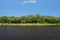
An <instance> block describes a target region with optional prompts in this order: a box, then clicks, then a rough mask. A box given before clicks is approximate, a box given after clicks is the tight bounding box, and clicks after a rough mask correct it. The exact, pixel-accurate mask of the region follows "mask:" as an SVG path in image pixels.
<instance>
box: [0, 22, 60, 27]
mask: <svg viewBox="0 0 60 40" xmlns="http://www.w3.org/2000/svg"><path fill="white" fill-rule="evenodd" d="M0 26H16V27H17V26H30V27H31V26H34V27H35V26H36V27H37V26H39V27H42V26H43V27H44V26H47V27H49V26H50V27H53V26H60V24H38V23H25V24H23V23H21V24H13V23H9V24H8V23H0Z"/></svg>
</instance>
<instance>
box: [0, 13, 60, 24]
mask: <svg viewBox="0 0 60 40" xmlns="http://www.w3.org/2000/svg"><path fill="white" fill-rule="evenodd" d="M0 23H60V17H55V16H41V15H40V14H36V15H28V16H21V17H15V16H0Z"/></svg>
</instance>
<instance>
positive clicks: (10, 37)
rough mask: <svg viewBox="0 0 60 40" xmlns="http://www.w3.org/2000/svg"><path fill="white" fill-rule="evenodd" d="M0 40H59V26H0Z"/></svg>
mask: <svg viewBox="0 0 60 40" xmlns="http://www.w3.org/2000/svg"><path fill="white" fill-rule="evenodd" d="M0 40H60V27H0Z"/></svg>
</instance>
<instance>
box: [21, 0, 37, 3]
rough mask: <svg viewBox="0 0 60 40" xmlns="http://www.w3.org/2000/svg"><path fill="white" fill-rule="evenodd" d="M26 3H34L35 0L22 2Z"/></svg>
mask: <svg viewBox="0 0 60 40" xmlns="http://www.w3.org/2000/svg"><path fill="white" fill-rule="evenodd" d="M28 3H36V0H26V1H23V2H22V4H28Z"/></svg>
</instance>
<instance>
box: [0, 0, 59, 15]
mask: <svg viewBox="0 0 60 40" xmlns="http://www.w3.org/2000/svg"><path fill="white" fill-rule="evenodd" d="M37 13H40V15H49V16H60V0H0V16H24V15H30V14H34V15H35V14H37Z"/></svg>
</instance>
